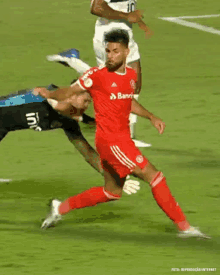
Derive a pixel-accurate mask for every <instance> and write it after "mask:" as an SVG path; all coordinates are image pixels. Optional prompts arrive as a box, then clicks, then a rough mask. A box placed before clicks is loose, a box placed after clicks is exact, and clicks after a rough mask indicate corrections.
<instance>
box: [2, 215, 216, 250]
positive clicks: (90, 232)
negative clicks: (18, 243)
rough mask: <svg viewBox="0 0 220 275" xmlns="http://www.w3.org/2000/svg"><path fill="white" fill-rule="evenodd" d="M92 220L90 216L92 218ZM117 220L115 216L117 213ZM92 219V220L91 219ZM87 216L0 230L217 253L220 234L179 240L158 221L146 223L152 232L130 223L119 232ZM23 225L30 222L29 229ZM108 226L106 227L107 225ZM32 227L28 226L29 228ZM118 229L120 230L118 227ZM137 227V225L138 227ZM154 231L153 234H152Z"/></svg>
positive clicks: (174, 233) (32, 223) (54, 237)
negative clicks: (132, 229)
mask: <svg viewBox="0 0 220 275" xmlns="http://www.w3.org/2000/svg"><path fill="white" fill-rule="evenodd" d="M91 219H92V218H91ZM116 219H117V215H116ZM93 221H94V220H93ZM88 222H89V221H88V219H85V220H84V221H83V223H82V222H79V220H75V221H74V222H72V221H61V223H60V224H58V225H57V226H56V227H52V228H49V229H47V230H41V229H40V224H39V223H37V222H22V223H19V225H20V226H22V227H20V228H18V227H17V226H15V227H13V228H10V227H7V228H0V231H2V232H3V231H7V232H11V233H13V234H17V233H18V234H20V233H23V234H28V235H35V237H36V235H41V236H44V237H46V238H47V237H48V238H50V240H51V238H52V239H56V240H57V239H59V240H60V239H69V240H70V241H72V240H74V239H77V241H78V240H81V241H84V240H85V241H88V240H90V241H95V242H99V243H100V242H106V243H114V242H117V243H123V244H127V245H138V246H146V247H149V246H158V247H174V248H178V249H185V248H186V249H192V250H203V251H206V253H207V251H210V252H212V253H217V254H219V247H220V236H215V237H212V239H210V240H207V239H205V240H204V239H196V238H191V239H180V238H178V237H177V235H176V231H175V229H173V227H172V226H168V225H167V224H161V223H159V222H149V223H148V224H146V223H145V227H146V225H147V227H146V229H147V230H149V229H151V232H146V233H144V232H143V230H142V232H140V231H138V232H128V231H127V230H129V229H130V228H129V226H128V228H127V229H125V230H126V231H124V232H123V231H122V228H120V227H118V226H117V227H116V229H114V225H111V224H109V222H108V223H106V225H103V223H95V224H94V223H88ZM0 223H6V224H10V225H16V223H15V222H14V223H13V222H8V221H6V220H1V221H0ZM24 224H25V225H28V224H29V228H27V227H26V226H25V227H24ZM108 225H109V226H108ZM30 227H31V228H30ZM118 228H120V230H119V229H118ZM137 230H138V228H137ZM152 232H154V233H152Z"/></svg>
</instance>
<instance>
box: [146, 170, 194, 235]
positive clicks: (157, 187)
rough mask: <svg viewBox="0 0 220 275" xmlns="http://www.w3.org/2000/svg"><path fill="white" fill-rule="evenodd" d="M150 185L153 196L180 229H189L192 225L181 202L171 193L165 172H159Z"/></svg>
mask: <svg viewBox="0 0 220 275" xmlns="http://www.w3.org/2000/svg"><path fill="white" fill-rule="evenodd" d="M150 185H151V190H152V193H153V196H154V198H155V200H156V202H157V204H158V205H159V206H160V208H161V209H162V210H163V211H164V212H165V213H166V215H167V216H168V217H169V218H170V219H171V220H172V221H173V222H174V223H175V224H176V225H177V227H178V229H179V230H187V229H188V228H189V227H190V225H189V223H188V221H187V220H186V217H185V215H184V213H183V211H182V209H181V208H180V206H179V204H178V203H177V202H176V200H175V199H174V197H173V196H172V195H171V192H170V190H169V188H168V186H167V183H166V178H165V177H164V176H163V173H162V172H158V173H157V174H156V176H155V177H154V179H153V180H152V181H151V183H150Z"/></svg>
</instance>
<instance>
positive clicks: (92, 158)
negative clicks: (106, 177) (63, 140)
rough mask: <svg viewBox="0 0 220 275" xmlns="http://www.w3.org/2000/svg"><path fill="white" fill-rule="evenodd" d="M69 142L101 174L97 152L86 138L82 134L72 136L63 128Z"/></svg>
mask: <svg viewBox="0 0 220 275" xmlns="http://www.w3.org/2000/svg"><path fill="white" fill-rule="evenodd" d="M64 131H65V133H66V135H67V137H68V139H69V140H70V142H71V143H72V144H73V145H74V146H75V147H76V149H77V150H78V151H79V153H80V154H81V155H82V156H83V157H84V158H85V160H86V161H87V162H88V163H89V164H90V165H91V166H92V167H93V168H94V169H95V170H97V171H98V172H99V173H101V174H103V170H102V167H101V163H100V158H99V155H98V153H97V152H96V151H95V150H94V149H93V148H92V147H91V146H90V144H89V143H88V142H87V140H86V139H85V138H84V137H83V135H82V136H80V137H79V136H78V137H77V138H76V137H74V135H73V134H72V132H71V131H69V130H64Z"/></svg>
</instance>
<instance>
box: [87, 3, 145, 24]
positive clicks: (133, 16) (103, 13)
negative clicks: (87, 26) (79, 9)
mask: <svg viewBox="0 0 220 275" xmlns="http://www.w3.org/2000/svg"><path fill="white" fill-rule="evenodd" d="M90 12H91V13H92V14H94V15H97V16H99V17H104V18H106V19H116V20H117V19H124V20H126V21H128V22H130V23H138V22H139V21H140V20H141V18H142V17H143V12H142V11H141V10H136V11H133V12H129V13H126V12H121V11H116V10H114V9H112V8H111V7H110V6H109V5H108V4H107V3H106V1H105V0H92V2H91V6H90Z"/></svg>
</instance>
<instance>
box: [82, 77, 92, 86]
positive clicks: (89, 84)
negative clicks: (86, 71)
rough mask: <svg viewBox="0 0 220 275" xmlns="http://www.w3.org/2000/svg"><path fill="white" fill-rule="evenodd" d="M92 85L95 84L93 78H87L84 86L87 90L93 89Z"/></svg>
mask: <svg viewBox="0 0 220 275" xmlns="http://www.w3.org/2000/svg"><path fill="white" fill-rule="evenodd" d="M92 84H93V81H92V79H91V78H89V77H88V78H86V79H85V80H84V86H85V87H86V88H91V87H92Z"/></svg>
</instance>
